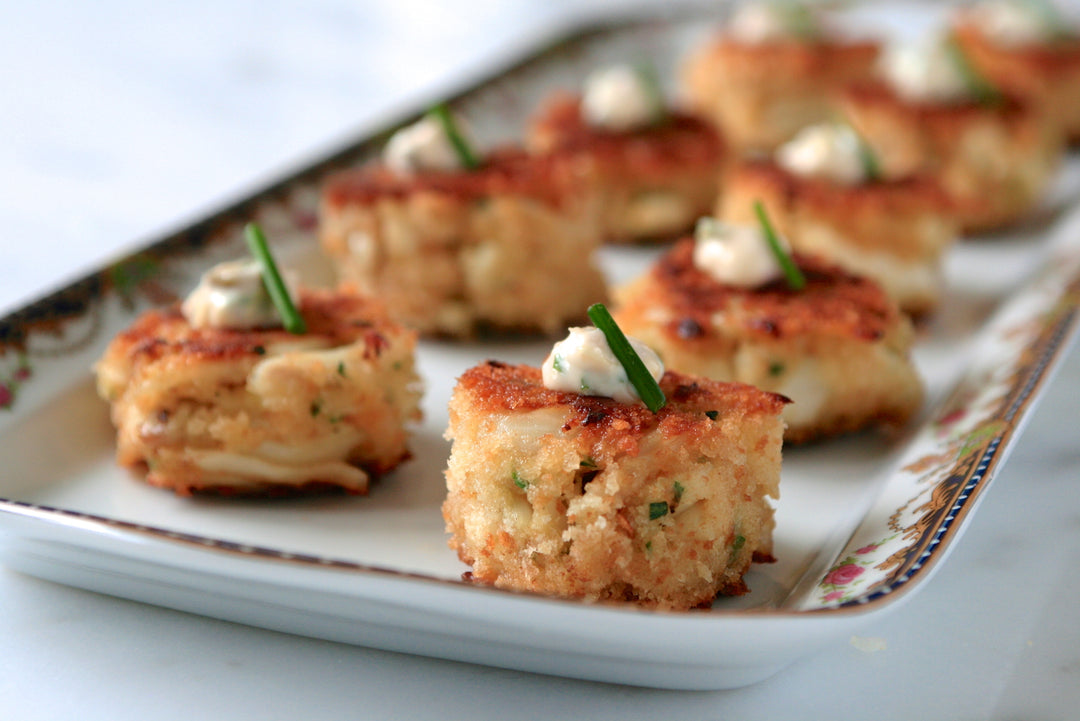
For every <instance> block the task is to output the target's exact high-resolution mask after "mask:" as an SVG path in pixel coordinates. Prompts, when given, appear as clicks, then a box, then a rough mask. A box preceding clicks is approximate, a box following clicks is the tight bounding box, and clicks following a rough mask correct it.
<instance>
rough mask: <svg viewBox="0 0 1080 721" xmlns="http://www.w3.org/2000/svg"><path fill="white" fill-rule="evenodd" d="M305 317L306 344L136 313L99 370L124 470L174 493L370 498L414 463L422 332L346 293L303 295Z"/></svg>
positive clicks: (275, 331) (271, 332)
mask: <svg viewBox="0 0 1080 721" xmlns="http://www.w3.org/2000/svg"><path fill="white" fill-rule="evenodd" d="M298 309H299V312H300V314H301V315H302V317H303V318H304V320H305V321H306V323H307V332H306V333H304V334H303V335H294V334H291V333H288V332H286V331H285V330H282V329H281V328H272V327H271V328H268V327H255V328H243V327H241V328H234V327H217V326H212V325H211V326H202V327H196V326H194V325H193V321H189V320H188V318H187V317H185V314H184V313H183V312H182V310H181V308H180V307H171V308H167V309H164V310H151V311H149V312H147V313H145V314H143V315H142V316H140V317H139V318H138V319H137V320H136V321H135V323H134V325H132V326H131V328H129V329H128V330H126V331H125V332H123V333H121V334H120V335H118V336H117V337H116V338H115V339H114V340H113V341H112V343H111V344H110V345H109V347H108V349H107V350H106V352H105V355H104V356H103V357H102V358H101V360H100V361H99V362H98V364H97V366H96V372H97V386H98V392H99V393H100V395H101V396H102V397H103V398H105V399H106V400H108V401H109V402H110V403H111V405H112V420H113V423H114V424H115V425H116V428H117V431H118V434H117V460H118V462H119V463H120V464H121V465H124V466H131V467H143V466H145V468H146V469H147V474H146V480H147V481H148V482H149V483H150V484H152V485H155V486H161V487H164V488H171V489H172V490H174V491H175V492H176V493H178V494H180V495H190V494H191V493H193V492H203V491H207V492H216V493H222V494H229V495H231V494H243V495H252V494H255V495H261V494H270V495H277V494H281V493H292V492H297V491H307V490H318V489H322V488H332V487H338V488H342V489H344V490H345V491H347V492H349V493H365V492H366V491H367V488H368V473H376V474H378V473H383V472H386V471H389V470H391V469H393V468H394V467H395V466H397V465H398V464H399V463H401V462H402V461H403V460H405V459H407V458H408V457H409V451H408V448H407V445H406V441H407V434H406V430H405V424H406V423H407V422H411V421H415V420H418V419H419V416H420V411H419V408H418V403H419V399H420V383H419V378H418V377H417V375H416V373H415V372H414V370H413V350H414V345H415V334H414V333H413V332H412V331H409V330H405V329H403V328H401V327H400V326H398V325H396V324H394V323H391V322H390V321H389V320H387V319H386V317H385V315H384V313H383V311H382V310H381V308H380V307H379V306H378V305H377V304H375V303H373V302H372V301H370V300H367V299H365V298H363V297H361V296H359V295H356V294H354V293H350V292H338V291H315V290H310V291H302V292H301V293H300V294H299V304H298Z"/></svg>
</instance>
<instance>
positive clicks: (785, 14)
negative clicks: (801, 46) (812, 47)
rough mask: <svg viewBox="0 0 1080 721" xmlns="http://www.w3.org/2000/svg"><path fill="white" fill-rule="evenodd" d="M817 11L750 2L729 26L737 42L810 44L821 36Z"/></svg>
mask: <svg viewBox="0 0 1080 721" xmlns="http://www.w3.org/2000/svg"><path fill="white" fill-rule="evenodd" d="M821 32H822V28H821V18H820V16H819V14H818V13H817V11H815V10H814V9H813V8H810V7H807V6H806V5H805V4H803V3H799V2H777V1H775V0H774V1H773V2H749V3H745V4H743V5H740V6H739V8H738V9H737V10H736V11H735V13H734V14H733V15H732V16H731V20H730V21H729V23H728V25H727V33H728V35H729V36H730V37H731V38H732V39H733V40H736V41H738V42H741V43H746V44H747V45H761V44H764V43H769V42H777V41H782V40H791V39H801V40H808V39H812V38H815V37H818V36H820V35H821Z"/></svg>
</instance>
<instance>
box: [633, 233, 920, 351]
mask: <svg viewBox="0 0 1080 721" xmlns="http://www.w3.org/2000/svg"><path fill="white" fill-rule="evenodd" d="M693 252H694V241H693V240H692V239H689V238H688V239H685V240H682V241H680V242H679V243H677V244H676V245H675V247H673V248H672V249H671V250H670V251H668V252H667V253H666V254H665V255H664V256H663V257H661V258H660V260H659V261H658V262H657V263H656V265H654V266H653V268H652V270H651V271H650V272H651V273H652V277H653V280H654V281H655V283H656V287H657V290H656V292H657V293H658V297H657V298H655V299H653V302H654V303H655V304H656V305H659V306H661V307H664V308H667V309H668V310H670V311H671V312H672V314H673V316H674V317H673V320H672V321H670V322H669V324H668V327H667V331H668V332H669V333H672V334H673V335H676V336H677V337H679V338H680V339H682V340H693V339H695V338H704V337H706V336H707V335H708V334H709V332H710V330H709V329H710V328H711V327H712V325H713V315H714V314H716V313H720V312H728V315H729V318H728V320H729V321H730V322H741V323H742V324H743V325H744V326H745V331H746V332H748V333H751V334H754V335H760V336H763V337H765V336H767V337H772V338H777V339H783V338H786V337H796V336H799V335H803V334H805V333H808V332H812V333H814V334H816V335H835V336H843V337H850V338H856V339H863V340H877V339H879V338H881V337H883V336H884V335H885V334H886V332H887V331H888V329H889V328H890V327H891V326H893V325H895V324H896V323H897V321H898V319H899V315H900V311H899V310H898V309H897V307H896V305H895V303H893V301H891V300H890V299H889V298H888V296H886V294H885V292H884V291H883V290H882V289H881V287H880V286H879V285H878V284H877V283H875V282H873V281H871V280H869V279H866V278H859V277H856V276H853V275H850V274H848V273H846V272H845V271H843V270H841V269H840V268H838V267H836V266H832V265H828V264H826V263H825V262H823V261H821V260H818V259H817V258H815V257H812V256H805V255H799V254H795V255H794V256H793V259H794V260H795V262H796V264H797V265H798V266H799V268H800V270H802V272H803V275H804V276H806V287H804V288H803V289H802V290H797V291H795V290H791V289H790V288H789V287H788V285H787V283H786V281H785V280H784V279H782V278H781V279H779V280H775V281H772V282H771V283H768V284H766V285H764V286H761V287H758V288H751V289H747V288H738V287H734V286H729V285H722V284H720V283H718V282H717V281H716V280H715V279H713V278H712V276H710V275H708V274H707V273H705V272H704V271H701V270H699V269H698V268H697V266H695V265H694V260H693Z"/></svg>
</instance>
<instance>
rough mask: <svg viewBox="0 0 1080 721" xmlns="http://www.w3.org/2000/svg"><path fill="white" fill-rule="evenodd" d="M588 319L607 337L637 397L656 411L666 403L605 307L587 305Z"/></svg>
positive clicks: (639, 358) (639, 357)
mask: <svg viewBox="0 0 1080 721" xmlns="http://www.w3.org/2000/svg"><path fill="white" fill-rule="evenodd" d="M588 313H589V319H590V320H591V321H592V322H593V325H595V326H596V327H597V328H599V329H600V332H602V333H603V334H604V338H606V339H607V342H608V346H610V347H611V352H612V353H614V354H615V357H616V358H617V359H618V360H619V363H621V364H622V367H623V369H624V370H625V371H626V377H627V378H629V379H630V383H631V384H632V385H633V386H634V390H636V391H637V394H638V397H639V398H641V400H643V401H644V402H645V405H646V406H647V407H648V409H649V410H650V411H652V412H653V413H656V412H657V411H659V410H660V409H661V408H663V407H664V406H665V405H666V404H667V398H666V397H665V396H664V391H662V390H660V384H659V383H657V382H656V379H655V378H653V377H652V373H649V369H648V368H646V367H645V363H644V362H643V361H642V360H641V356H639V355H638V354H637V351H635V350H634V347H633V346H632V345H630V341H628V340H627V339H626V336H625V335H623V332H622V329H621V328H619V326H618V324H617V323H616V322H615V319H614V318H612V317H611V313H609V312H608V309H607V307H606V306H605V305H604V304H603V303H595V304H593V305H591V306H589V311H588Z"/></svg>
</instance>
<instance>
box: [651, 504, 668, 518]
mask: <svg viewBox="0 0 1080 721" xmlns="http://www.w3.org/2000/svg"><path fill="white" fill-rule="evenodd" d="M668 510H669V509H668V504H667V501H654V502H652V503H650V504H649V520H650V521H655V520H656V519H657V518H663V517H664V516H666V515H667V514H668Z"/></svg>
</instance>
